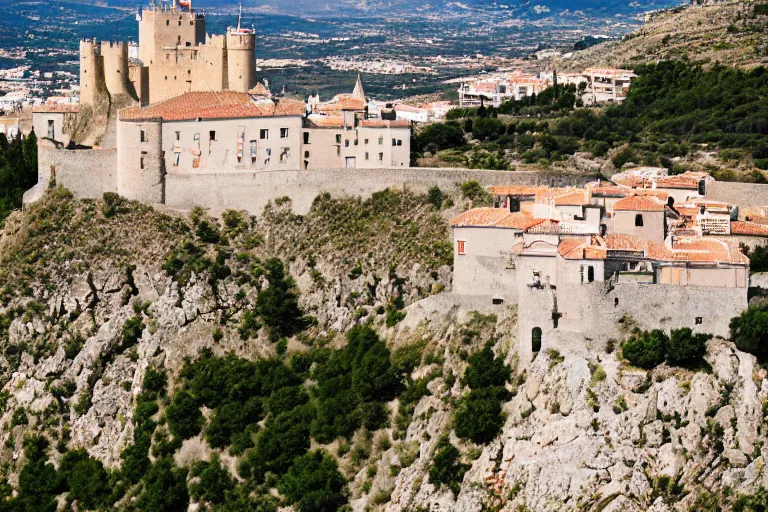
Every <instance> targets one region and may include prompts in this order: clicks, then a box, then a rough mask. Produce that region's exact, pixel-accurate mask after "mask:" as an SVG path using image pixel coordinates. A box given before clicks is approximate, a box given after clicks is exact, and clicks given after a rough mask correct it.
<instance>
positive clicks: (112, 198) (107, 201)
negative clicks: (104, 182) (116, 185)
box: [101, 192, 128, 218]
mask: <svg viewBox="0 0 768 512" xmlns="http://www.w3.org/2000/svg"><path fill="white" fill-rule="evenodd" d="M102 199H103V201H104V205H103V206H102V207H101V213H102V214H103V215H104V216H105V217H107V218H110V217H115V216H116V215H119V214H121V213H127V212H128V208H126V205H127V201H126V200H125V199H124V198H122V197H120V196H119V195H117V194H115V193H114V192H104V195H103V196H102Z"/></svg>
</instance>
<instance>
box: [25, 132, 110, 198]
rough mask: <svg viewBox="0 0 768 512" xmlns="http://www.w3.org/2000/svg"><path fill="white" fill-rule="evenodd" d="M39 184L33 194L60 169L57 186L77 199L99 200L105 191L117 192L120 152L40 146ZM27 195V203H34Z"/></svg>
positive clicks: (44, 186)
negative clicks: (52, 171) (53, 171)
mask: <svg viewBox="0 0 768 512" xmlns="http://www.w3.org/2000/svg"><path fill="white" fill-rule="evenodd" d="M37 160H38V166H37V168H38V184H37V185H36V186H35V187H34V188H33V189H31V190H30V191H29V192H32V191H35V190H38V187H41V188H42V190H45V188H47V186H48V183H49V180H50V177H51V176H50V175H51V166H55V168H56V183H57V184H59V185H63V186H64V187H66V188H68V189H69V190H71V191H72V193H73V194H75V195H76V196H77V197H83V198H98V197H101V196H102V195H104V192H117V171H116V169H117V150H116V149H83V150H63V149H54V148H50V147H44V146H42V145H39V146H38V149H37ZM32 195H33V194H30V197H29V200H28V197H27V194H24V202H25V203H29V202H31V201H33V200H34V199H32Z"/></svg>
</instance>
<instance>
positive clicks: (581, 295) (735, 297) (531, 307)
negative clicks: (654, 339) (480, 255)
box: [518, 282, 748, 359]
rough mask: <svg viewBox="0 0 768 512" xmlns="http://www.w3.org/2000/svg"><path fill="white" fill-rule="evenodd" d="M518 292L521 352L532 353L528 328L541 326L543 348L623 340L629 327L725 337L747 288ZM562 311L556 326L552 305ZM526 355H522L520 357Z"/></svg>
mask: <svg viewBox="0 0 768 512" xmlns="http://www.w3.org/2000/svg"><path fill="white" fill-rule="evenodd" d="M518 290H519V293H520V298H519V301H520V302H519V304H520V312H519V319H520V324H519V326H520V347H519V348H520V353H521V355H528V356H530V355H531V339H532V332H533V329H534V328H535V327H538V328H540V329H541V332H542V350H545V349H547V348H557V349H558V350H572V349H574V347H575V348H579V347H583V346H586V345H588V344H590V343H593V344H601V345H602V344H603V343H605V342H606V341H607V340H609V339H615V340H617V341H622V340H623V339H624V338H626V336H627V335H628V332H627V331H628V330H631V329H632V328H634V327H638V328H640V329H642V330H652V329H662V330H665V331H667V332H669V331H670V330H672V329H680V328H682V327H689V328H691V329H692V330H693V331H694V332H701V333H707V334H712V335H714V336H721V337H725V338H727V337H728V336H729V328H728V324H729V322H730V320H731V318H733V317H735V316H738V315H739V314H740V313H741V312H742V311H744V310H745V309H746V308H747V305H748V304H747V290H746V288H719V287H709V286H673V285H661V284H636V283H618V284H615V285H614V286H613V287H612V288H606V284H605V283H597V282H596V283H591V284H567V285H562V284H561V285H559V286H558V287H557V289H556V290H555V289H546V288H545V289H541V290H539V289H535V288H534V289H529V288H527V287H526V286H518ZM555 304H556V305H557V312H558V314H559V315H561V316H560V317H559V319H558V322H557V323H558V325H557V328H555V326H554V320H553V317H552V310H553V306H554V305H555ZM524 359H525V358H524Z"/></svg>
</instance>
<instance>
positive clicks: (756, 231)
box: [731, 222, 768, 237]
mask: <svg viewBox="0 0 768 512" xmlns="http://www.w3.org/2000/svg"><path fill="white" fill-rule="evenodd" d="M731 234H732V235H746V236H766V237H768V226H766V225H765V224H757V223H756V222H731Z"/></svg>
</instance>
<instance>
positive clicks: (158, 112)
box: [119, 91, 304, 121]
mask: <svg viewBox="0 0 768 512" xmlns="http://www.w3.org/2000/svg"><path fill="white" fill-rule="evenodd" d="M303 114H304V103H302V102H300V101H296V100H286V99H282V100H279V101H273V100H269V99H259V100H255V99H254V98H253V97H252V96H251V95H250V94H248V93H244V92H235V91H217V92H187V93H184V94H182V95H181V96H176V97H175V98H171V99H169V100H165V101H161V102H159V103H155V104H153V105H149V106H146V107H132V108H126V109H123V110H121V111H120V114H119V117H120V120H121V121H141V120H149V119H162V120H163V121H187V120H193V119H198V118H201V119H240V118H249V117H277V116H301V115H303Z"/></svg>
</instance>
